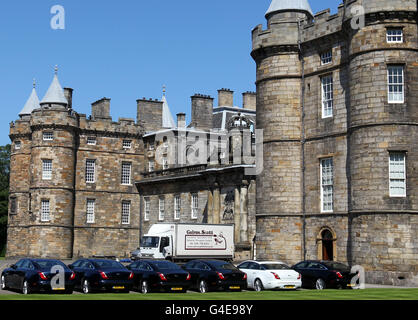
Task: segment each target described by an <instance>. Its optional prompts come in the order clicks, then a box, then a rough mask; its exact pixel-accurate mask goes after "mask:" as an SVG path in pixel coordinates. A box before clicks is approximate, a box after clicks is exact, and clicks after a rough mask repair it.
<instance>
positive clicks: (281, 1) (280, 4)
mask: <svg viewBox="0 0 418 320" xmlns="http://www.w3.org/2000/svg"><path fill="white" fill-rule="evenodd" d="M292 10H299V11H306V12H308V13H310V15H311V16H313V13H312V9H311V6H310V5H309V2H308V0H273V1H272V2H271V4H270V8H269V9H268V10H267V12H266V16H267V15H269V14H271V13H273V12H276V11H292Z"/></svg>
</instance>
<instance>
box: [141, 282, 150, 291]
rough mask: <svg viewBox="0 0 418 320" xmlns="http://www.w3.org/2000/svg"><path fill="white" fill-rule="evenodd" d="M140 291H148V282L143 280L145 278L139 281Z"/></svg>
mask: <svg viewBox="0 0 418 320" xmlns="http://www.w3.org/2000/svg"><path fill="white" fill-rule="evenodd" d="M141 293H142V294H147V293H149V287H148V282H147V281H145V280H144V281H142V282H141Z"/></svg>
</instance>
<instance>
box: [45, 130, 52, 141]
mask: <svg viewBox="0 0 418 320" xmlns="http://www.w3.org/2000/svg"><path fill="white" fill-rule="evenodd" d="M43 140H44V141H53V140H54V133H53V132H52V131H45V132H44V133H43Z"/></svg>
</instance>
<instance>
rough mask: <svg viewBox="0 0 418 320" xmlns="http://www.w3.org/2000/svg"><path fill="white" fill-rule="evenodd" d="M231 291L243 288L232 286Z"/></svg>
mask: <svg viewBox="0 0 418 320" xmlns="http://www.w3.org/2000/svg"><path fill="white" fill-rule="evenodd" d="M229 289H231V290H239V289H241V287H238V286H231V287H229Z"/></svg>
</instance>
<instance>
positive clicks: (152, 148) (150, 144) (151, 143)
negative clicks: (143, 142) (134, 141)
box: [148, 141, 155, 151]
mask: <svg viewBox="0 0 418 320" xmlns="http://www.w3.org/2000/svg"><path fill="white" fill-rule="evenodd" d="M148 150H150V151H153V150H155V144H154V141H153V142H150V143H149V145H148Z"/></svg>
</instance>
